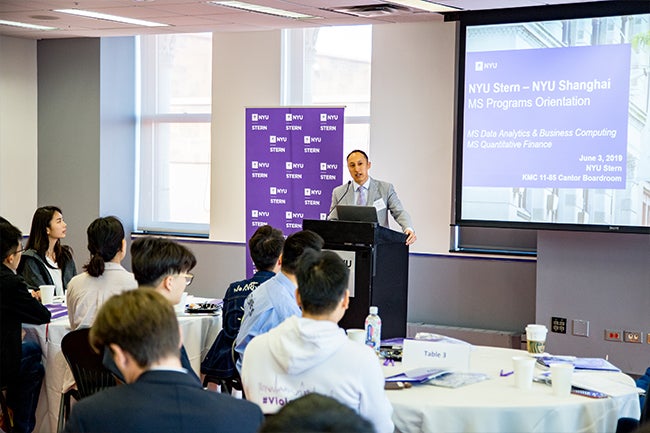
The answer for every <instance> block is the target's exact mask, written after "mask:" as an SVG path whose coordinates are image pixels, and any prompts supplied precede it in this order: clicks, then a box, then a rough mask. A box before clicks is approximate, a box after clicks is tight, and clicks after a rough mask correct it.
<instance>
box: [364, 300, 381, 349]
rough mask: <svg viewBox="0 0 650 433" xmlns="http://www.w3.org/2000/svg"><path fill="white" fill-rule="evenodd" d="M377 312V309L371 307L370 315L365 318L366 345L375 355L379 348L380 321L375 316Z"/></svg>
mask: <svg viewBox="0 0 650 433" xmlns="http://www.w3.org/2000/svg"><path fill="white" fill-rule="evenodd" d="M378 312H379V309H378V308H377V307H375V306H372V307H370V314H368V317H366V345H368V346H370V347H372V348H373V349H374V350H375V352H377V353H379V346H381V319H380V318H379V316H378V315H377V313H378Z"/></svg>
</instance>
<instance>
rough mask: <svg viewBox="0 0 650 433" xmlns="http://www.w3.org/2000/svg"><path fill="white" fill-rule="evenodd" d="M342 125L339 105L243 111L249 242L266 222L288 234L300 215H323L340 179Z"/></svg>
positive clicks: (299, 222) (250, 266)
mask: <svg viewBox="0 0 650 433" xmlns="http://www.w3.org/2000/svg"><path fill="white" fill-rule="evenodd" d="M343 124H344V112H343V108H342V107H341V108H338V107H337V108H318V107H316V108H314V107H299V108H294V107H278V108H247V109H246V239H247V240H248V239H250V237H251V236H252V235H253V233H255V230H257V229H258V228H259V227H261V226H263V225H266V224H269V225H271V226H273V227H275V228H277V229H280V230H282V232H283V233H284V235H285V236H288V235H290V234H291V233H294V232H297V231H299V230H302V221H303V219H322V220H324V219H326V217H327V213H328V212H329V206H330V203H331V197H332V190H333V189H334V188H335V187H337V186H338V185H340V184H342V183H343V178H342V173H343V167H342V163H341V161H343ZM248 253H249V252H248V246H247V247H246V257H247V263H248V264H247V267H246V272H247V275H249V276H251V275H252V273H253V264H252V261H251V260H250V256H249V254H248Z"/></svg>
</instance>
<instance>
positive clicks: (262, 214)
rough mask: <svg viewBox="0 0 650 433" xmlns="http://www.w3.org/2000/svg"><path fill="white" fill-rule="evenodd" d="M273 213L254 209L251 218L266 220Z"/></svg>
mask: <svg viewBox="0 0 650 433" xmlns="http://www.w3.org/2000/svg"><path fill="white" fill-rule="evenodd" d="M270 215H271V213H270V212H269V211H263V210H257V209H253V210H251V217H252V218H264V217H268V216H270Z"/></svg>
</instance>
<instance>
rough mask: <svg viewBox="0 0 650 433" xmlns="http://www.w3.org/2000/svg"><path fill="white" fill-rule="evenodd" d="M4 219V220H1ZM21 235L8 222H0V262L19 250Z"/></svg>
mask: <svg viewBox="0 0 650 433" xmlns="http://www.w3.org/2000/svg"><path fill="white" fill-rule="evenodd" d="M3 219H4V218H3ZM22 237H23V235H22V233H20V230H18V228H17V227H14V226H12V225H11V223H9V221H7V220H4V221H0V262H4V260H5V259H6V258H7V257H9V256H10V255H12V254H14V253H15V252H16V249H17V248H20V242H21V240H22Z"/></svg>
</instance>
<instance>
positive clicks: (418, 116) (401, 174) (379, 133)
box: [369, 22, 456, 253]
mask: <svg viewBox="0 0 650 433" xmlns="http://www.w3.org/2000/svg"><path fill="white" fill-rule="evenodd" d="M455 31H456V24H455V23H444V22H427V23H413V24H392V25H388V24H387V25H380V26H374V27H373V37H372V46H373V56H372V88H371V91H372V100H371V106H370V115H371V126H370V155H369V156H370V159H371V160H372V163H373V165H372V169H371V170H370V173H371V175H372V176H374V177H376V178H378V179H382V180H386V181H389V182H392V183H393V184H394V185H395V189H396V190H397V192H398V194H399V197H400V199H401V201H402V204H403V205H404V207H405V208H406V209H407V210H408V211H409V213H410V214H411V217H412V218H413V225H414V226H415V231H416V233H417V236H418V240H417V242H416V243H415V244H414V245H413V246H412V247H411V252H429V253H447V252H448V251H449V223H450V215H451V179H452V159H453V158H452V155H453V124H454V121H453V116H454V86H453V85H452V83H453V82H454V71H455V66H454V65H455V57H454V56H455V46H456V44H455Z"/></svg>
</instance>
